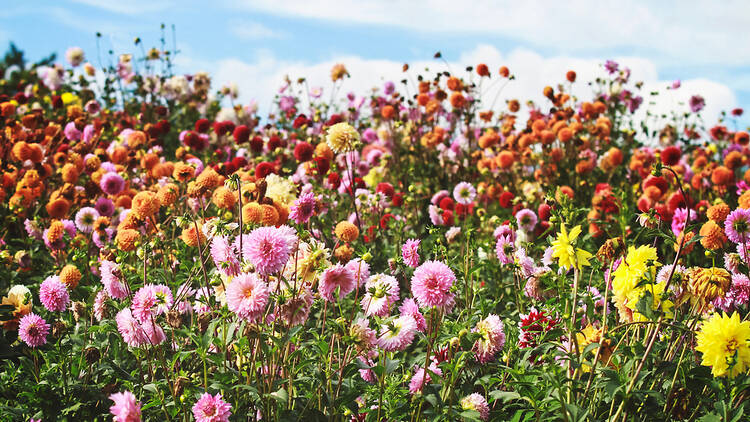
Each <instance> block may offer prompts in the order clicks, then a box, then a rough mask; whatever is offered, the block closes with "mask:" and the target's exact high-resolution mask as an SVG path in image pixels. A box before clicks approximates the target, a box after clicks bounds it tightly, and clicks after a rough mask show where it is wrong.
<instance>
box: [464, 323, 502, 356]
mask: <svg viewBox="0 0 750 422" xmlns="http://www.w3.org/2000/svg"><path fill="white" fill-rule="evenodd" d="M471 331H472V332H475V333H479V335H481V337H480V338H479V339H478V340H477V341H476V342H475V343H474V347H473V349H472V350H473V351H474V356H475V357H476V359H477V361H478V362H479V363H485V362H489V361H490V360H492V359H493V358H494V357H495V355H496V354H497V352H498V351H500V350H501V349H502V348H503V346H504V345H505V331H504V327H503V322H502V321H500V317H498V316H497V315H493V314H489V315H488V316H487V318H485V319H483V320H481V321H479V322H478V323H477V325H476V327H474V329H472V330H471Z"/></svg>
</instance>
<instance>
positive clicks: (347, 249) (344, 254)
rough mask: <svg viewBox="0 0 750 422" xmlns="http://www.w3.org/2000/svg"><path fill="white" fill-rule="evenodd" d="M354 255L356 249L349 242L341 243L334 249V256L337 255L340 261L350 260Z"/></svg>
mask: <svg viewBox="0 0 750 422" xmlns="http://www.w3.org/2000/svg"><path fill="white" fill-rule="evenodd" d="M352 255H354V249H353V248H352V247H351V246H349V245H347V244H343V245H339V247H338V248H336V250H335V251H333V256H335V257H336V259H338V260H339V261H340V262H346V261H349V260H350V259H351V257H352Z"/></svg>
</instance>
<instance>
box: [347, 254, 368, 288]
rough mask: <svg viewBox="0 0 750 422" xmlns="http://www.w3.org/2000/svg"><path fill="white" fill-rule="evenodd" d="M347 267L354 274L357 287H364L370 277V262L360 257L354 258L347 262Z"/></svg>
mask: <svg viewBox="0 0 750 422" xmlns="http://www.w3.org/2000/svg"><path fill="white" fill-rule="evenodd" d="M345 266H346V268H347V269H348V270H349V271H351V272H352V274H354V282H355V284H356V288H359V287H362V285H363V284H365V282H367V279H368V278H369V277H370V264H368V263H367V262H365V261H363V260H361V259H359V258H354V259H352V260H351V261H349V262H347V263H346V265H345Z"/></svg>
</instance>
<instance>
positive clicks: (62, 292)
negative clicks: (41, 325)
mask: <svg viewBox="0 0 750 422" xmlns="http://www.w3.org/2000/svg"><path fill="white" fill-rule="evenodd" d="M39 300H40V301H41V302H42V305H44V307H45V308H46V309H47V310H48V311H51V312H62V311H64V310H65V309H67V308H68V304H69V303H70V295H69V294H68V288H67V287H66V286H65V284H63V283H62V282H61V281H60V277H58V276H56V275H53V276H49V277H47V279H46V280H44V281H43V282H42V285H41V286H39Z"/></svg>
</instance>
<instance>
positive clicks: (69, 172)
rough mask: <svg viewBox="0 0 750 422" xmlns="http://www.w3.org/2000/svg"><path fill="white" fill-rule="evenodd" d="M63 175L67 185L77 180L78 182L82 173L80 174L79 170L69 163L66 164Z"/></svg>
mask: <svg viewBox="0 0 750 422" xmlns="http://www.w3.org/2000/svg"><path fill="white" fill-rule="evenodd" d="M61 173H62V179H63V181H64V182H66V183H75V182H76V180H78V176H79V175H80V173H79V172H78V168H77V167H76V165H75V164H72V163H68V164H65V165H64V166H63V168H62V170H61Z"/></svg>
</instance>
